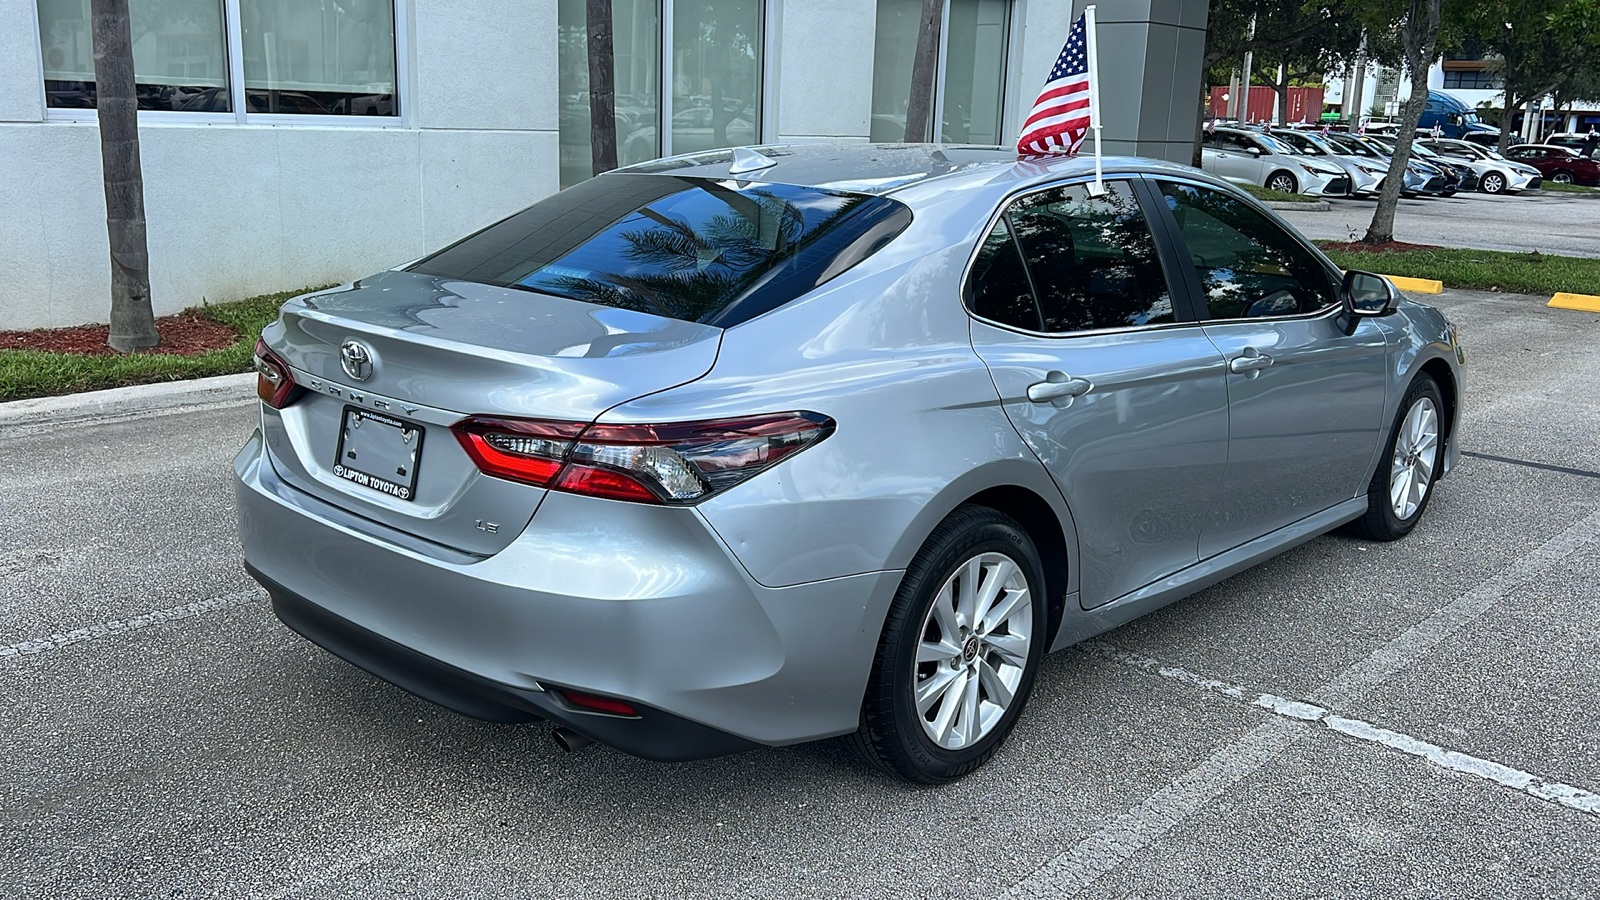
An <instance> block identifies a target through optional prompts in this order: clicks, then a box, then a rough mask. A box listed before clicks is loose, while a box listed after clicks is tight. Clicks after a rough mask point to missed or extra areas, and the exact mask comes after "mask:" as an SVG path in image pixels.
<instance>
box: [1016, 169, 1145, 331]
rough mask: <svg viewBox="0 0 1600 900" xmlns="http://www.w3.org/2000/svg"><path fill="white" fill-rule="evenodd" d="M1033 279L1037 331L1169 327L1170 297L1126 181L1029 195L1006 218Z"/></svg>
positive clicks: (1135, 200) (1064, 188)
mask: <svg viewBox="0 0 1600 900" xmlns="http://www.w3.org/2000/svg"><path fill="white" fill-rule="evenodd" d="M1006 218H1007V220H1008V221H1009V222H1010V225H1011V228H1012V230H1013V232H1014V233H1015V234H1016V237H1017V243H1018V245H1019V246H1020V247H1021V249H1022V255H1023V258H1024V259H1025V260H1026V262H1027V265H1028V273H1029V274H1030V275H1031V276H1032V277H1033V287H1034V290H1035V292H1036V295H1037V299H1038V302H1039V312H1040V314H1041V316H1042V317H1043V319H1044V327H1043V329H1041V330H1043V331H1046V332H1051V333H1059V332H1066V331H1088V330H1091V329H1097V328H1126V327H1129V326H1135V325H1156V324H1162V323H1166V322H1171V321H1173V317H1172V296H1171V294H1169V293H1168V292H1167V282H1166V279H1165V278H1164V277H1163V276H1162V273H1161V262H1160V260H1159V259H1158V258H1157V256H1156V247H1155V241H1154V240H1152V239H1151V237H1150V229H1149V227H1148V226H1147V225H1146V224H1145V219H1144V214H1143V213H1142V212H1141V211H1140V210H1139V201H1138V200H1137V199H1136V198H1135V197H1134V195H1133V190H1132V189H1131V188H1130V187H1129V186H1128V184H1127V183H1126V182H1122V181H1113V182H1108V183H1107V184H1106V192H1105V193H1104V194H1103V195H1101V196H1099V197H1090V196H1089V192H1088V189H1087V188H1086V187H1085V186H1083V185H1071V186H1068V187H1060V188H1052V189H1050V190H1046V191H1041V192H1039V193H1036V194H1030V195H1028V196H1026V197H1024V198H1022V199H1021V200H1018V201H1017V202H1016V203H1014V204H1012V206H1011V208H1010V209H1009V210H1007V212H1006Z"/></svg>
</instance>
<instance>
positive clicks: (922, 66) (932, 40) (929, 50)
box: [905, 0, 944, 143]
mask: <svg viewBox="0 0 1600 900" xmlns="http://www.w3.org/2000/svg"><path fill="white" fill-rule="evenodd" d="M943 19H944V0H922V19H921V24H920V25H919V26H918V28H917V55H916V57H915V58H914V60H913V62H912V64H911V97H910V99H909V100H908V101H907V103H906V138H905V139H906V141H907V142H908V143H910V142H918V143H920V142H922V141H925V140H927V139H928V119H929V117H930V116H931V115H932V113H933V79H934V74H935V72H934V70H935V69H936V68H937V67H938V65H939V29H940V27H941V25H942V24H943Z"/></svg>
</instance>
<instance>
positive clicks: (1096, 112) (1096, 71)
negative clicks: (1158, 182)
mask: <svg viewBox="0 0 1600 900" xmlns="http://www.w3.org/2000/svg"><path fill="white" fill-rule="evenodd" d="M1083 31H1084V35H1083V37H1084V40H1085V41H1087V42H1088V44H1089V127H1090V128H1093V129H1094V186H1093V187H1092V188H1090V190H1089V193H1090V194H1092V195H1094V196H1096V197H1098V196H1100V195H1101V194H1104V193H1105V192H1106V183H1105V180H1104V179H1103V178H1102V177H1101V175H1100V58H1099V56H1098V54H1097V51H1096V48H1095V35H1094V4H1090V5H1089V6H1086V7H1084V10H1083Z"/></svg>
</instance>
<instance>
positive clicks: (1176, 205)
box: [1160, 181, 1338, 319]
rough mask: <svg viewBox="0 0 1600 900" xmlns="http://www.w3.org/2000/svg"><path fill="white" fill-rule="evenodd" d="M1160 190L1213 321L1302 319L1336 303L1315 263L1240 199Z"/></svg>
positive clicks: (1169, 185) (1205, 191)
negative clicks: (1185, 249)
mask: <svg viewBox="0 0 1600 900" xmlns="http://www.w3.org/2000/svg"><path fill="white" fill-rule="evenodd" d="M1160 184H1161V193H1162V194H1163V195H1164V196H1165V197H1166V201H1167V208H1168V209H1170V210H1172V216H1173V218H1174V219H1175V220H1176V221H1177V223H1178V232H1179V234H1180V235H1181V236H1182V238H1183V242H1184V244H1185V245H1187V247H1188V250H1189V256H1190V258H1191V259H1192V260H1193V262H1194V268H1195V274H1196V275H1198V276H1199V277H1200V291H1201V294H1202V295H1203V296H1204V297H1205V302H1206V310H1207V313H1208V315H1209V316H1210V317H1211V318H1212V319H1252V318H1261V317H1268V316H1293V315H1302V314H1305V313H1311V312H1316V311H1317V310H1320V309H1323V308H1325V307H1327V306H1330V305H1332V304H1334V303H1337V302H1338V293H1337V290H1336V287H1335V285H1334V283H1333V280H1332V277H1331V275H1330V274H1329V273H1328V270H1327V269H1326V268H1325V267H1324V266H1323V265H1322V264H1321V263H1320V262H1319V261H1318V260H1317V259H1316V257H1315V256H1313V255H1312V254H1311V252H1310V251H1309V250H1307V249H1306V248H1305V247H1303V246H1301V245H1300V243H1299V242H1298V241H1296V240H1295V239H1294V238H1293V237H1292V236H1290V235H1289V233H1288V232H1286V231H1284V230H1283V229H1282V228H1280V227H1279V226H1278V225H1277V224H1275V223H1274V222H1272V221H1271V220H1270V219H1268V218H1267V217H1266V216H1264V215H1262V214H1261V213H1259V212H1257V211H1256V210H1255V209H1253V208H1251V207H1250V206H1249V205H1248V204H1247V203H1245V202H1244V201H1243V200H1240V199H1238V198H1237V197H1234V196H1232V195H1230V194H1226V193H1223V192H1222V191H1218V190H1214V189H1212V188H1203V187H1198V186H1196V185H1191V184H1178V183H1176V182H1168V181H1163V182H1161V183H1160Z"/></svg>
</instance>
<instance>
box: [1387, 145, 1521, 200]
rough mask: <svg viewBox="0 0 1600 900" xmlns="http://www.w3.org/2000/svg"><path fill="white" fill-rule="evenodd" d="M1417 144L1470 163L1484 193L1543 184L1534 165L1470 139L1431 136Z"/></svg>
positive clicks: (1465, 163)
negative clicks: (1506, 156)
mask: <svg viewBox="0 0 1600 900" xmlns="http://www.w3.org/2000/svg"><path fill="white" fill-rule="evenodd" d="M1418 143H1420V144H1422V145H1423V146H1424V147H1427V148H1428V149H1429V150H1432V151H1433V152H1435V153H1437V154H1439V155H1440V156H1445V157H1448V158H1449V159H1450V160H1452V161H1453V162H1458V163H1461V164H1463V165H1466V166H1470V167H1471V168H1472V170H1473V171H1474V172H1477V173H1478V190H1480V191H1483V192H1484V193H1485V194H1517V193H1521V192H1522V191H1525V190H1532V189H1534V188H1537V187H1539V186H1540V185H1541V184H1543V183H1544V177H1543V176H1542V175H1540V174H1539V170H1538V169H1535V168H1534V167H1533V166H1530V165H1527V164H1525V163H1519V162H1512V161H1511V160H1509V159H1506V158H1505V157H1504V156H1501V155H1500V154H1499V153H1497V152H1495V151H1494V150H1493V149H1491V148H1489V147H1480V146H1478V145H1477V144H1474V143H1472V142H1471V141H1456V140H1450V139H1448V138H1432V139H1427V140H1422V141H1418Z"/></svg>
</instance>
